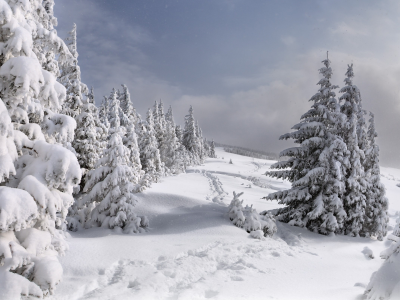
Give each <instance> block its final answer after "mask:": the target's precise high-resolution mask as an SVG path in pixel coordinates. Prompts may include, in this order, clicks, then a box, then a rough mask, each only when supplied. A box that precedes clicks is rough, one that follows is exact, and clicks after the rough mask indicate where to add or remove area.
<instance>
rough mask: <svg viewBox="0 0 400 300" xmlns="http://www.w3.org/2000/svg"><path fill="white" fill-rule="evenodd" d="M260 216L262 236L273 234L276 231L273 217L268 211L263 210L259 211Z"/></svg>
mask: <svg viewBox="0 0 400 300" xmlns="http://www.w3.org/2000/svg"><path fill="white" fill-rule="evenodd" d="M260 218H261V227H262V230H263V232H264V236H273V235H274V234H275V233H276V232H277V231H278V228H277V227H276V221H275V217H274V216H273V215H272V214H271V213H270V212H269V211H266V210H265V211H263V212H261V213H260Z"/></svg>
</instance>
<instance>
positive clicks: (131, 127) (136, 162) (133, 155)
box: [119, 85, 144, 183]
mask: <svg viewBox="0 0 400 300" xmlns="http://www.w3.org/2000/svg"><path fill="white" fill-rule="evenodd" d="M122 88H123V90H122V92H121V93H120V95H119V99H120V122H121V125H122V126H123V127H124V128H125V132H126V134H125V136H124V137H123V142H124V145H125V146H126V147H127V148H128V149H129V151H130V160H129V162H130V166H131V167H132V168H133V169H134V170H135V172H136V173H137V174H139V175H140V176H138V177H137V178H138V180H139V179H140V178H141V177H142V176H143V175H144V172H143V171H142V164H141V162H140V152H139V146H138V138H137V134H136V126H137V125H138V124H137V121H138V116H137V113H136V111H135V108H134V107H133V105H132V103H131V100H130V93H129V90H128V87H127V86H126V85H122ZM135 183H137V182H135Z"/></svg>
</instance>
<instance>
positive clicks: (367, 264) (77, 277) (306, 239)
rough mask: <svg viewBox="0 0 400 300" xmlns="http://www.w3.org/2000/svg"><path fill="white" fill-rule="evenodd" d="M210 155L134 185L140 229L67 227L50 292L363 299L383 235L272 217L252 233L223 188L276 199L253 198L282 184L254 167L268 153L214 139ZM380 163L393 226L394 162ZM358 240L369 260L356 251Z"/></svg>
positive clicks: (397, 173)
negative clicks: (217, 144)
mask: <svg viewBox="0 0 400 300" xmlns="http://www.w3.org/2000/svg"><path fill="white" fill-rule="evenodd" d="M217 156H218V158H216V159H212V158H211V159H207V161H206V162H205V163H204V164H203V165H202V166H199V167H194V168H191V169H189V170H188V171H187V173H185V174H180V175H177V176H171V177H167V178H163V179H162V182H160V183H157V184H153V186H152V188H151V189H149V190H147V191H145V192H144V193H142V194H138V197H139V198H140V201H139V203H138V206H137V212H138V214H139V215H147V216H148V217H149V220H150V229H149V230H148V232H147V233H143V234H136V235H126V234H123V233H120V232H118V231H115V230H107V229H102V228H94V229H89V230H83V231H80V232H77V233H72V234H71V238H70V239H69V245H70V249H69V251H68V252H67V255H66V256H65V257H62V258H61V262H62V264H63V266H64V279H63V281H62V282H61V284H60V285H59V287H58V289H57V290H56V294H55V295H54V296H52V297H51V298H50V299H58V300H61V299H63V300H74V299H118V300H123V299H171V300H172V299H191V300H192V299H215V300H217V299H230V300H233V299H307V300H311V299H318V300H321V299H335V300H337V299H362V298H363V297H362V295H363V292H364V290H365V286H366V285H367V284H368V282H369V279H370V277H371V275H372V273H373V272H375V271H376V270H378V268H379V267H380V265H381V264H382V263H383V260H382V259H381V258H380V257H379V253H380V252H381V251H382V250H384V249H386V247H387V245H388V242H387V241H386V239H385V241H383V242H380V241H376V240H371V239H366V238H353V237H348V236H341V235H338V236H335V237H327V236H323V235H319V234H315V233H312V232H309V231H308V230H306V229H302V228H298V227H291V226H288V225H287V224H284V223H279V222H277V226H278V233H277V234H276V235H275V236H274V237H273V238H266V239H265V240H256V239H253V238H251V237H250V235H249V234H248V233H247V232H246V231H245V230H243V229H241V228H237V227H235V226H234V225H232V223H231V222H230V220H229V218H228V215H227V206H228V205H229V203H230V201H231V200H232V198H233V196H232V192H233V191H236V192H244V194H243V195H242V196H241V199H244V204H249V205H251V204H253V207H255V208H256V209H257V211H258V212H261V211H263V210H272V209H276V208H278V207H280V205H279V204H277V202H276V201H266V200H263V199H261V198H262V197H264V196H266V195H267V194H268V193H270V192H273V191H275V190H279V189H283V188H287V187H289V186H290V184H289V183H288V182H283V181H279V180H276V179H272V178H269V177H266V176H265V175H263V174H264V173H265V171H267V170H268V168H269V166H270V165H271V164H272V163H274V161H268V160H262V159H253V158H250V157H245V156H239V155H235V154H231V153H226V152H224V151H223V150H222V149H220V148H218V149H217ZM230 159H232V162H233V164H229V160H230ZM381 172H382V182H383V184H385V186H386V189H387V197H388V198H389V203H390V207H389V214H390V222H389V224H390V225H391V226H392V227H393V226H394V225H395V213H396V211H400V201H399V200H398V198H399V195H400V187H397V186H396V184H397V183H399V182H400V170H398V169H392V168H381ZM257 179H259V181H257ZM252 181H253V182H252ZM249 184H250V185H251V187H249ZM365 247H368V248H369V249H371V250H372V252H373V254H374V256H375V258H374V259H371V258H369V257H367V256H366V255H364V254H363V249H364V248H365Z"/></svg>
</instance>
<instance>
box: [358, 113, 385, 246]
mask: <svg viewBox="0 0 400 300" xmlns="http://www.w3.org/2000/svg"><path fill="white" fill-rule="evenodd" d="M370 116H371V118H370V120H369V127H368V132H367V136H368V141H369V147H368V149H367V150H366V153H365V164H364V166H365V172H366V173H367V178H368V179H369V186H368V188H367V193H366V198H367V203H366V210H365V215H366V220H365V222H364V228H363V230H362V231H363V232H365V235H367V236H369V235H373V236H376V237H377V238H378V240H380V241H381V240H382V239H383V237H384V236H385V235H386V233H387V223H388V221H389V218H388V213H387V210H388V199H387V198H386V197H385V187H384V186H383V184H382V183H381V180H380V168H379V147H378V145H377V144H376V140H375V139H376V137H377V136H378V134H377V132H376V129H375V120H374V114H373V113H370Z"/></svg>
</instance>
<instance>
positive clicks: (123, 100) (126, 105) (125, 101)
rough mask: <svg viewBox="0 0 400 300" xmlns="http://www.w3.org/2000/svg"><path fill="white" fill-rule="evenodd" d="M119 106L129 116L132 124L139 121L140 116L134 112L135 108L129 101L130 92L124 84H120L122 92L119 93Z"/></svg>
mask: <svg viewBox="0 0 400 300" xmlns="http://www.w3.org/2000/svg"><path fill="white" fill-rule="evenodd" d="M119 101H120V107H121V110H122V112H123V113H124V114H125V116H127V117H128V118H129V120H130V121H131V122H133V124H134V125H136V123H137V122H138V121H139V119H140V117H139V115H138V113H137V112H136V109H135V108H134V107H133V104H132V101H131V94H130V93H129V89H128V87H127V86H126V85H125V84H122V92H121V93H120V95H119Z"/></svg>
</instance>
